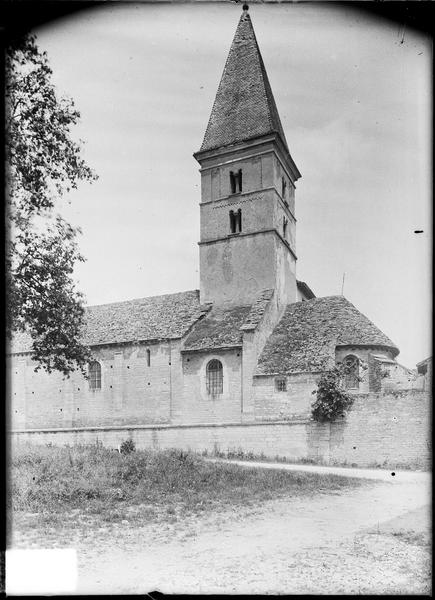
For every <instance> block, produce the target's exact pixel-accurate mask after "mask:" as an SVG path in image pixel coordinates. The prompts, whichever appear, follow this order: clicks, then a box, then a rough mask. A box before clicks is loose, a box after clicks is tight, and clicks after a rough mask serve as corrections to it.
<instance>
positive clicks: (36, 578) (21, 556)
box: [5, 548, 77, 596]
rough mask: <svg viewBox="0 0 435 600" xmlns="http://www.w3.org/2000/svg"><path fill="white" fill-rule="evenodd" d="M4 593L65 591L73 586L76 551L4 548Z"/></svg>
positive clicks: (75, 571)
mask: <svg viewBox="0 0 435 600" xmlns="http://www.w3.org/2000/svg"><path fill="white" fill-rule="evenodd" d="M5 567H6V594H7V595H8V596H21V595H26V596H29V595H35V594H40V595H50V594H68V593H73V592H75V591H76V589H77V551H76V550H74V549H72V548H65V549H60V548H59V549H49V550H45V549H44V550H43V549H31V550H6V565H5Z"/></svg>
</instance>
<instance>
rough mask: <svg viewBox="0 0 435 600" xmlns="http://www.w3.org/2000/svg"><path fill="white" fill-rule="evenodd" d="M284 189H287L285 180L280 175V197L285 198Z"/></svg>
mask: <svg viewBox="0 0 435 600" xmlns="http://www.w3.org/2000/svg"><path fill="white" fill-rule="evenodd" d="M286 189H287V181H286V180H285V179H284V177H281V196H282V198H285V192H286Z"/></svg>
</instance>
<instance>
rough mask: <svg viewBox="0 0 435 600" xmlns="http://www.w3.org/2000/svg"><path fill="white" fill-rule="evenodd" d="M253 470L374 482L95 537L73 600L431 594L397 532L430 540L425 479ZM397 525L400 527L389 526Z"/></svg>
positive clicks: (419, 560) (421, 566) (84, 551)
mask: <svg viewBox="0 0 435 600" xmlns="http://www.w3.org/2000/svg"><path fill="white" fill-rule="evenodd" d="M237 462H240V461H237ZM249 466H253V463H249ZM258 466H259V468H283V467H284V468H285V469H294V470H306V471H312V470H319V469H320V470H321V471H324V470H325V469H328V470H331V472H335V473H337V474H340V475H347V476H358V477H363V478H368V479H372V480H373V481H371V482H368V483H367V485H366V486H363V487H361V488H356V489H348V490H345V491H340V492H339V493H334V494H320V495H319V496H317V497H314V498H297V499H294V498H288V499H280V500H274V501H270V502H267V503H265V504H264V505H263V506H262V507H260V508H258V509H256V510H243V509H242V510H238V511H233V512H230V513H227V514H216V515H205V516H204V518H202V517H201V518H195V519H193V518H190V519H185V520H182V521H177V522H175V523H168V525H167V526H166V527H165V529H161V528H160V532H159V535H155V531H154V535H151V534H152V531H151V530H150V529H149V528H146V527H144V528H133V527H129V525H128V524H126V525H124V526H123V527H122V528H118V530H117V531H116V532H115V531H113V530H111V531H110V532H104V531H101V532H100V533H98V532H96V533H95V534H94V535H92V536H91V537H90V538H88V539H87V540H84V541H83V543H81V544H80V546H79V548H78V550H79V589H78V592H79V593H83V594H85V593H87V594H106V593H107V594H115V593H116V594H127V593H131V594H138V593H146V592H150V591H153V590H158V591H161V592H164V593H167V594H170V593H189V594H199V593H203V594H211V593H214V594H218V593H220V594H228V593H233V594H242V593H245V594H261V593H263V594H301V593H305V594H360V593H365V594H368V593H371V594H387V593H388V594H427V593H429V591H430V579H429V578H430V557H429V551H428V548H427V547H425V546H424V545H421V544H418V543H410V542H409V540H404V539H402V538H401V537H400V536H399V535H396V534H395V533H394V532H396V533H397V532H400V531H401V530H409V529H410V528H411V529H412V530H415V531H417V532H418V531H423V530H424V531H428V528H429V518H430V516H429V514H430V513H429V510H430V509H429V502H430V481H431V479H430V475H429V474H428V473H411V472H397V473H395V475H394V476H392V475H391V471H381V470H375V471H370V470H367V469H358V470H357V469H355V470H353V469H340V468H328V467H311V466H304V465H278V466H277V465H274V466H270V465H269V466H267V465H265V464H264V463H259V464H258ZM357 471H361V472H360V473H357ZM346 472H347V473H346ZM375 479H376V480H378V481H375ZM397 519H398V521H397ZM395 520H396V521H397V523H399V525H394V526H393V525H391V524H394V523H396V521H395ZM389 524H390V525H389ZM109 533H110V534H109ZM392 533H394V535H392Z"/></svg>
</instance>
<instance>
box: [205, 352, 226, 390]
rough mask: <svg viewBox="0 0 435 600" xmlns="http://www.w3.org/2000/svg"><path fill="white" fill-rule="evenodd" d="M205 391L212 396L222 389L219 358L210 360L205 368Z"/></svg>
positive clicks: (221, 370) (221, 371)
mask: <svg viewBox="0 0 435 600" xmlns="http://www.w3.org/2000/svg"><path fill="white" fill-rule="evenodd" d="M206 377H207V393H208V394H209V395H210V396H212V397H215V396H219V395H220V394H222V393H223V391H224V382H223V369H222V363H221V361H220V360H217V359H213V360H211V361H210V362H209V363H208V365H207V369H206Z"/></svg>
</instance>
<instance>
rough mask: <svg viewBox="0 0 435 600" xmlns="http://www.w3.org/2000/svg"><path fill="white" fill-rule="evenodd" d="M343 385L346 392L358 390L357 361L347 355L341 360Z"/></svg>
mask: <svg viewBox="0 0 435 600" xmlns="http://www.w3.org/2000/svg"><path fill="white" fill-rule="evenodd" d="M343 371H344V375H343V383H344V387H345V388H346V389H347V390H357V389H358V388H359V360H358V358H357V357H356V356H353V355H349V356H346V358H345V359H344V360H343Z"/></svg>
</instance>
